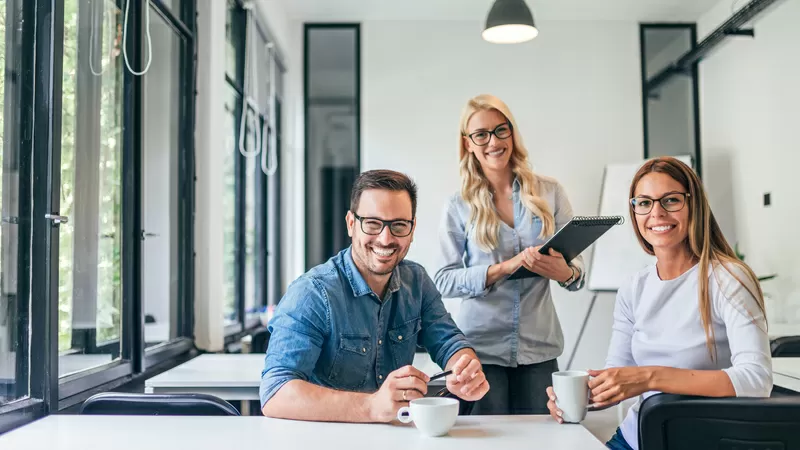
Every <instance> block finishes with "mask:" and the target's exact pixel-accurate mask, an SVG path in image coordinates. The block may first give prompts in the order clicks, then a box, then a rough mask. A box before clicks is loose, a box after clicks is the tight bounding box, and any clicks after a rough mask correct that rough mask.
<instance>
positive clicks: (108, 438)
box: [0, 415, 606, 450]
mask: <svg viewBox="0 0 800 450" xmlns="http://www.w3.org/2000/svg"><path fill="white" fill-rule="evenodd" d="M234 446H235V447H237V448H252V449H295V448H297V449H324V450H335V449H347V450H360V449H365V450H366V449H369V450H375V449H376V448H378V449H381V450H395V449H396V450H409V449H414V450H422V449H436V450H449V449H452V450H486V449H565V450H566V449H569V450H574V449H581V450H603V449H605V448H606V447H605V445H604V444H603V443H601V442H600V441H598V440H597V439H596V438H595V437H594V436H593V435H592V434H591V433H589V431H588V430H586V428H584V427H583V426H581V425H560V424H558V423H557V422H555V421H554V420H553V419H552V418H550V417H549V416H466V417H464V416H462V417H459V418H458V420H457V421H456V425H455V427H453V428H452V429H451V430H450V433H449V435H448V436H443V437H439V438H430V437H425V436H423V435H422V434H421V433H419V432H418V431H417V430H416V429H414V426H413V425H402V424H400V423H399V422H395V423H392V424H344V423H323V422H300V421H291V420H280V419H269V418H266V417H201V416H80V415H54V416H48V417H45V418H44V419H42V420H39V421H36V422H34V423H32V424H29V425H26V426H23V427H21V428H18V429H16V430H14V431H11V432H9V433H6V434H4V435H2V436H0V448H1V449H14V450H34V449H35V450H41V449H47V450H85V449H87V448H113V449H114V450H176V449H191V450H220V449H227V448H231V447H234Z"/></svg>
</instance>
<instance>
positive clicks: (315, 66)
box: [304, 24, 361, 268]
mask: <svg viewBox="0 0 800 450" xmlns="http://www.w3.org/2000/svg"><path fill="white" fill-rule="evenodd" d="M359 42H360V38H359V26H358V25H348V24H309V25H306V28H305V43H306V44H305V45H306V49H305V70H306V72H305V95H304V97H305V101H306V104H305V127H306V138H305V145H306V172H305V173H306V268H311V267H313V266H316V265H317V264H321V263H323V262H325V261H326V260H327V259H328V258H330V257H332V256H333V255H335V254H336V253H337V252H339V251H340V250H342V249H343V248H346V247H347V246H348V245H350V238H349V236H348V235H347V227H346V225H345V221H344V216H343V215H342V214H343V211H347V209H348V208H350V190H351V189H352V186H353V182H355V179H356V177H357V176H358V174H359V172H360V167H359V166H360V150H359V134H360V131H359V126H360V125H359V123H360V120H361V119H360V114H361V113H360V109H359V104H360V100H359V97H360V91H359V71H360V62H359V50H358V49H359V46H360V44H359ZM331 80H336V82H335V83H333V82H331Z"/></svg>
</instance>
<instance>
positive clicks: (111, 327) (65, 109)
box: [58, 0, 124, 375]
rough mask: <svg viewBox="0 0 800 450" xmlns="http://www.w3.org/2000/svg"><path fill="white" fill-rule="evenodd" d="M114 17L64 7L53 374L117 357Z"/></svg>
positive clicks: (118, 127)
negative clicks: (56, 368)
mask: <svg viewBox="0 0 800 450" xmlns="http://www.w3.org/2000/svg"><path fill="white" fill-rule="evenodd" d="M121 12H122V11H121V10H120V9H119V8H117V7H115V6H114V5H113V4H112V3H110V2H107V1H92V2H86V1H79V0H66V1H65V2H64V55H63V70H62V71H63V79H62V112H61V197H60V214H61V215H62V216H65V217H67V218H68V221H66V222H63V223H61V224H60V225H59V231H60V236H59V260H58V267H59V272H58V281H59V291H58V313H59V318H58V350H59V352H60V353H59V374H60V375H69V374H72V373H75V372H80V371H82V370H85V369H88V368H91V367H94V366H98V365H102V364H106V363H109V362H111V361H112V360H114V359H117V358H119V357H120V350H121V339H120V338H121V334H120V329H121V313H122V309H121V306H122V261H121V249H122V229H121V226H122V223H121V219H122V208H121V203H122V171H121V168H122V133H123V124H122V106H123V101H122V86H123V77H122V75H123V72H122V70H123V66H124V64H123V57H122V54H121V45H122V44H121V42H122V40H121V36H120V33H121V31H119V30H120V27H121V26H122V14H121Z"/></svg>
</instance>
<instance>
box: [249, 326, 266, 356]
mask: <svg viewBox="0 0 800 450" xmlns="http://www.w3.org/2000/svg"><path fill="white" fill-rule="evenodd" d="M269 337H270V334H269V330H267V329H266V328H262V329H260V330H258V331H256V332H255V333H253V334H252V336H251V339H252V340H251V341H250V353H262V354H263V353H266V352H267V347H268V346H269Z"/></svg>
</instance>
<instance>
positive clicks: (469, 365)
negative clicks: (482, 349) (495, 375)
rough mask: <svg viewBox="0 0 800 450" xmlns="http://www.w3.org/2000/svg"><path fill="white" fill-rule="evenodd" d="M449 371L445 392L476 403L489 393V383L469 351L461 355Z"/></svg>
mask: <svg viewBox="0 0 800 450" xmlns="http://www.w3.org/2000/svg"><path fill="white" fill-rule="evenodd" d="M450 369H451V370H452V371H453V374H452V375H448V376H447V390H448V391H450V392H451V393H453V394H455V395H457V396H458V397H459V398H462V399H464V400H467V401H471V402H474V401H477V400H480V399H482V398H483V396H484V395H486V393H487V392H489V382H488V381H486V374H484V373H483V366H481V362H480V361H478V358H477V357H476V356H475V353H474V352H472V351H471V350H470V351H469V352H465V353H463V354H462V355H461V356H460V357H459V358H458V360H456V362H455V364H453V365H452V366H451V367H450Z"/></svg>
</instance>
